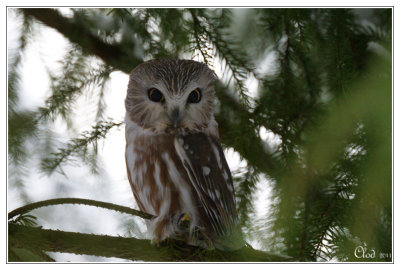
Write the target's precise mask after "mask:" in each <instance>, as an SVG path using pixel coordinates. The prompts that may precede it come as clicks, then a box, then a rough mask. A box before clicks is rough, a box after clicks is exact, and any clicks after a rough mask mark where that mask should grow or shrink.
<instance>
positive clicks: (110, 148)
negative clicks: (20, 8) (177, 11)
mask: <svg viewBox="0 0 400 270" xmlns="http://www.w3.org/2000/svg"><path fill="white" fill-rule="evenodd" d="M62 2H65V1H62ZM150 2H151V1H147V2H146V4H150ZM297 2H298V1H284V0H282V1H279V3H278V4H280V5H291V6H295V5H298V3H297ZM53 3H54V2H52V1H35V4H37V5H45V6H51V5H52V4H53ZM58 3H60V2H58ZM174 3H175V5H196V4H198V3H193V4H192V3H188V2H187V1H174ZM219 3H220V4H219ZM219 3H216V1H208V0H207V1H202V3H201V4H202V5H216V4H219V5H225V6H226V5H235V4H236V5H243V4H247V5H262V4H264V3H263V1H246V3H243V2H241V1H229V3H227V1H224V2H219ZM5 4H6V5H31V4H32V3H31V1H5ZM60 4H61V3H60ZM64 4H65V5H85V4H86V5H90V4H91V3H90V2H89V1H82V0H81V1H76V0H71V1H68V3H64ZM96 4H97V5H109V4H110V3H109V2H107V1H103V0H100V1H96ZM112 4H115V5H128V4H132V3H131V1H119V0H118V1H113V3H112ZM169 4H172V3H171V2H169ZM301 4H302V5H314V6H315V5H317V4H321V3H318V2H317V1H302V2H301ZM324 4H325V5H336V6H337V5H347V6H349V5H353V6H355V5H370V6H374V5H377V4H379V5H386V6H393V5H394V4H395V1H385V0H383V1H379V2H377V1H342V0H337V1H325V2H324ZM154 5H162V3H160V2H159V1H158V2H155V3H154ZM395 10H396V9H395ZM5 13H6V11H5V10H4V9H3V12H2V14H1V16H2V25H3V23H5V18H3V16H4V15H5ZM394 22H395V26H394V44H397V43H398V42H396V37H397V36H398V35H396V33H397V32H398V29H399V28H400V27H399V26H398V25H397V24H398V23H397V22H398V20H396V19H395V20H394ZM8 24H9V25H8V26H9V29H11V28H12V27H14V26H13V22H11V21H8ZM44 33H46V34H45V35H43V34H44ZM2 34H3V37H5V36H6V28H5V25H3V27H2ZM8 34H9V36H8V44H9V48H10V49H11V48H13V46H14V45H13V44H12V43H13V38H15V35H14V34H13V33H11V32H10V31H9V32H8ZM50 37H51V38H50ZM39 40H41V41H42V42H35V45H34V46H30V49H29V50H28V51H27V52H26V57H25V58H24V64H23V71H22V72H23V84H22V86H23V89H24V97H25V98H26V100H27V102H24V104H25V106H38V105H42V104H43V100H44V98H45V97H46V96H48V80H47V78H46V73H45V71H44V69H43V67H44V66H43V61H42V60H44V63H47V64H46V65H47V66H48V67H49V65H50V66H51V65H54V62H55V61H56V60H57V59H60V57H61V56H62V54H60V52H61V50H60V48H62V46H63V45H62V44H63V40H62V38H60V35H59V34H57V33H55V32H54V31H51V30H47V29H44V28H43V30H42V36H41V38H40V39H39ZM2 46H3V47H2V49H3V52H5V51H7V50H6V42H5V41H4V42H3V44H2ZM395 50H396V47H395ZM397 55H398V53H397V54H396V53H395V54H394V56H395V61H394V63H398V62H399V61H396V60H397ZM6 57H7V55H6V54H3V63H6V59H7V58H6ZM3 67H4V68H6V65H5V64H4V65H3ZM397 70H398V69H397ZM397 70H396V69H395V73H394V75H393V76H394V78H395V82H396V78H399V76H397ZM216 71H217V70H216ZM217 72H218V71H217ZM3 74H4V77H3V78H4V84H3V85H6V75H7V73H6V70H4V72H3ZM126 86H127V75H125V74H122V73H114V74H113V75H112V80H111V83H110V84H109V86H108V87H109V89H110V91H108V98H107V103H108V110H107V114H106V115H108V116H110V117H112V118H114V119H116V120H122V118H123V116H124V107H123V100H124V96H125V91H126ZM395 87H396V84H395ZM394 91H395V93H396V90H394ZM2 98H4V96H2ZM28 101H29V102H28ZM394 102H395V104H394V108H395V110H394V119H395V120H397V119H399V115H398V109H396V108H399V107H398V106H396V105H397V100H396V99H395V100H394ZM1 104H2V105H1V106H4V108H3V107H2V111H3V112H6V111H7V109H6V108H7V104H6V100H5V101H4V102H2V103H1ZM6 119H7V118H6V116H5V117H3V118H1V121H2V122H1V124H2V126H3V127H6V121H7V120H6ZM86 124H88V125H86V126H85V125H84V123H83V124H82V125H83V127H86V128H84V129H89V128H90V123H86ZM397 127H398V125H395V126H394V134H395V135H396V134H399V130H398V128H397ZM59 132H60V136H61V135H62V134H63V132H62V129H61V127H60V130H59ZM123 133H124V128H123V127H122V128H120V130H114V131H113V132H112V133H111V134H110V136H108V138H107V140H106V142H105V143H104V147H103V148H100V150H101V157H102V159H103V164H105V166H106V171H107V174H105V176H104V177H102V178H99V177H93V176H90V175H89V174H88V172H87V170H85V169H84V168H83V169H78V168H76V167H69V168H66V170H68V176H69V177H68V179H66V178H62V177H60V176H59V175H56V176H54V177H52V178H51V179H50V178H47V177H43V176H42V175H38V174H33V175H32V176H31V179H29V181H28V182H27V184H28V187H29V188H28V189H29V190H30V195H31V196H32V197H31V199H32V200H33V201H36V200H43V199H48V198H54V195H55V194H56V193H57V194H59V195H61V196H58V197H67V196H68V197H82V198H91V199H99V200H103V201H108V202H113V203H117V204H121V205H126V206H131V207H133V206H134V202H133V196H132V194H131V191H130V187H129V184H128V182H127V179H126V169H125V162H124V156H123V155H124V145H125V140H124V136H123ZM1 136H2V141H3V142H5V144H3V145H2V149H4V152H3V153H5V152H6V144H7V138H6V133H5V132H3V133H2V135H1ZM263 138H264V139H267V140H268V138H266V137H264V136H263ZM398 145H399V144H398V143H397V144H396V143H395V144H394V153H395V154H396V153H398V152H399V149H398V147H399V146H398ZM396 150H397V151H396ZM2 158H4V160H3V159H2V161H3V162H2V164H4V166H3V167H2V169H4V171H5V170H6V164H7V157H6V155H3V156H2ZM394 162H395V164H394V169H395V174H394V176H395V177H396V175H397V174H396V168H398V166H397V165H398V160H397V159H396V157H395V160H394ZM228 163H229V165H230V167H231V169H234V168H235V167H236V166H238V164H239V162H238V158H237V156H236V157H235V155H228ZM242 165H243V164H242ZM3 175H5V173H4V174H3ZM111 176H112V177H111ZM56 186H62V188H61V189H60V190H58V191H57V192H56V193H54V188H55V187H56ZM398 186H399V185H395V193H396V191H397V189H398ZM4 187H5V188H6V186H4ZM3 194H6V190H4V193H3ZM265 197H267V196H265V194H264V200H265V199H266V198H265ZM397 201H398V200H397ZM395 203H396V200H395ZM396 204H397V203H396ZM4 206H5V205H4ZM18 206H20V202H19V201H18V200H14V199H13V193H12V192H11V191H9V193H8V206H7V207H8V211H10V210H13V209H14V208H15V207H18ZM49 209H50V208H49ZM49 209H46V211H42V212H40V211H37V212H36V213H37V215H38V216H40V215H41V214H42V215H43V214H44V212H48V210H49ZM54 209H56V210H53V211H51V216H47V217H46V219H40V220H39V223H41V224H43V225H44V227H45V228H57V229H61V230H69V231H80V232H93V233H102V234H110V235H117V234H123V232H122V231H121V227H120V226H119V225H120V224H119V222H118V220H119V216H120V214H116V213H113V212H110V211H106V210H98V209H95V208H93V207H79V208H78V207H76V206H71V207H69V206H63V208H62V209H61V208H58V207H54ZM64 209H65V210H64ZM397 209H399V207H398V206H395V208H394V210H395V211H394V212H395V214H396V213H397V212H398V210H397ZM260 211H265V208H263V209H260ZM4 212H7V209H6V207H5V208H4ZM36 213H35V214H36ZM66 213H68V214H71V216H72V218H73V219H74V220H75V222H74V223H75V225H76V223H77V222H76V221H77V220H78V222H79V224H80V225H79V226H75V225H74V224H68V223H64V222H63V218H64V216H65V214H66ZM4 216H5V215H4ZM396 217H397V215H395V219H394V224H397V223H398V218H396ZM69 218H70V217H69ZM67 219H68V217H67ZM136 220H139V219H136ZM2 224H4V225H5V224H6V223H5V222H3V223H2ZM99 224H101V226H99ZM3 229H4V230H3V232H5V231H6V229H5V228H3ZM77 229H78V230H77ZM398 235H399V234H398V233H397V234H396V233H395V234H394V236H395V243H398V241H397V239H398ZM3 243H4V242H3ZM3 246H5V245H3ZM397 250H398V249H394V252H395V253H394V254H393V256H394V257H396V254H397V252H396V251H397ZM2 251H3V250H2ZM2 254H4V255H5V256H6V251H5V250H4V252H2ZM57 256H58V257H57V258H59V259H61V260H64V259H67V260H72V261H79V260H82V258H80V256H74V255H59V254H58V255H57ZM57 258H56V259H57ZM8 266H9V265H8ZM59 266H66V265H59ZM169 266H171V265H169ZM175 266H176V265H173V267H174V268H175ZM180 266H182V265H180ZM183 266H186V267H191V268H192V267H195V268H196V267H199V266H200V265H190V266H189V265H183ZM225 266H227V265H225ZM237 266H238V267H241V266H240V265H236V266H235V267H237ZM275 266H276V265H274V267H275ZM302 266H305V267H307V268H309V267H311V266H310V265H302ZM314 266H316V267H319V266H318V265H314ZM347 266H348V267H352V268H353V267H355V265H347ZM67 267H68V266H67ZM200 267H201V266H200ZM230 267H231V266H230ZM252 267H262V268H263V269H264V268H265V267H268V266H265V265H252ZM296 267H301V265H297V266H296ZM325 267H328V268H329V267H335V268H336V266H335V265H325ZM341 267H346V266H345V265H342V266H341ZM369 267H374V268H375V266H374V265H362V268H363V269H365V268H369Z"/></svg>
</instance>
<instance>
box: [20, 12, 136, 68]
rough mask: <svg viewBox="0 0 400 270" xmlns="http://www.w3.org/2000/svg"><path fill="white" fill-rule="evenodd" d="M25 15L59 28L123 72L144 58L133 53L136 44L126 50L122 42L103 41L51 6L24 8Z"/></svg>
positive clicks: (91, 52)
mask: <svg viewBox="0 0 400 270" xmlns="http://www.w3.org/2000/svg"><path fill="white" fill-rule="evenodd" d="M21 11H22V12H23V14H24V15H25V16H28V17H33V18H35V19H36V20H38V21H39V22H41V23H43V24H45V25H47V26H48V27H50V28H53V29H55V30H57V31H58V32H59V33H60V34H62V35H63V36H64V37H65V38H67V39H69V40H70V41H71V42H73V43H75V44H78V45H79V46H80V47H81V48H82V50H83V51H84V52H86V53H88V54H94V55H96V56H98V57H100V58H101V59H102V60H103V61H104V62H106V63H107V64H109V65H111V66H114V67H116V68H118V69H120V70H122V71H123V72H126V73H128V74H129V73H130V72H131V70H132V69H133V67H135V66H137V65H139V64H140V63H141V62H142V61H143V60H142V59H139V58H138V57H136V56H135V55H134V54H133V49H134V45H135V44H130V45H131V46H130V48H131V50H130V51H128V50H126V49H125V48H124V47H123V46H121V44H118V45H113V44H108V43H105V42H104V41H102V40H101V39H100V38H99V37H97V36H95V35H93V34H92V33H91V31H90V29H88V28H86V27H85V25H84V24H83V23H78V22H76V20H75V19H74V18H67V17H64V16H62V15H61V14H60V12H58V11H57V10H55V9H50V8H22V9H21Z"/></svg>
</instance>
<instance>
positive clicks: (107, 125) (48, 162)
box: [41, 121, 123, 174]
mask: <svg viewBox="0 0 400 270" xmlns="http://www.w3.org/2000/svg"><path fill="white" fill-rule="evenodd" d="M122 124H123V122H119V123H114V122H106V121H100V122H98V123H96V125H95V126H93V128H92V130H91V131H90V132H89V131H85V132H83V133H82V134H81V135H80V136H79V137H78V138H75V139H72V140H71V141H70V142H69V143H67V144H66V145H65V147H62V148H60V149H58V152H56V153H53V154H52V155H51V156H50V157H46V158H44V159H43V160H42V164H41V168H42V170H43V171H44V172H47V173H49V174H51V173H53V172H54V170H55V169H57V168H59V167H60V165H61V164H62V163H64V162H66V161H67V160H70V159H71V156H73V155H75V156H78V157H81V158H82V159H83V160H84V161H87V160H88V157H89V158H90V155H88V147H89V145H90V144H92V145H93V147H94V151H95V152H96V148H97V142H98V140H99V139H102V138H105V136H106V135H107V133H108V131H109V130H110V129H111V128H113V127H119V126H121V125H122ZM89 161H90V160H89ZM91 165H93V166H94V165H95V164H91ZM60 172H61V173H62V171H60Z"/></svg>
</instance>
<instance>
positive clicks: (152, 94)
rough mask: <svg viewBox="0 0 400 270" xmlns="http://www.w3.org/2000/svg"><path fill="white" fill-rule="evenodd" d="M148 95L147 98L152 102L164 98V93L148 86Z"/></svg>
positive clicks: (160, 100)
mask: <svg viewBox="0 0 400 270" xmlns="http://www.w3.org/2000/svg"><path fill="white" fill-rule="evenodd" d="M148 95H149V99H150V100H151V101H154V102H163V101H164V100H165V98H164V95H163V94H162V93H161V91H160V90H158V89H156V88H150V89H149V91H148Z"/></svg>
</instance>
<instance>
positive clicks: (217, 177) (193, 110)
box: [125, 59, 243, 250]
mask: <svg viewBox="0 0 400 270" xmlns="http://www.w3.org/2000/svg"><path fill="white" fill-rule="evenodd" d="M214 80H215V75H214V73H213V72H212V71H211V70H210V69H209V68H208V66H207V65H206V64H204V63H200V62H196V61H192V60H176V59H162V60H150V61H147V62H144V63H142V64H140V65H139V66H137V67H136V68H135V69H134V70H133V71H132V72H131V74H130V77H129V84H128V91H127V96H126V100H125V108H126V116H125V123H126V132H125V135H126V154H125V158H126V165H127V173H128V179H129V183H130V185H131V188H132V191H133V195H134V197H135V199H136V202H137V204H138V206H139V208H140V209H141V211H144V212H147V213H149V214H152V215H154V216H155V218H154V219H152V220H150V221H147V224H146V225H147V229H148V233H149V235H150V237H151V239H152V242H153V243H160V242H162V241H164V240H166V239H181V240H184V241H186V242H187V243H188V244H191V245H197V246H202V247H205V248H211V249H212V248H217V249H222V250H234V249H238V248H240V247H241V246H242V245H243V241H242V236H241V232H240V229H239V226H238V216H237V212H236V207H235V192H234V187H233V183H232V177H231V173H230V170H229V167H228V164H227V162H226V160H225V156H224V153H223V151H222V148H221V144H220V142H219V135H218V125H217V123H216V121H215V119H214V115H213V104H214V87H213V82H214Z"/></svg>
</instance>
